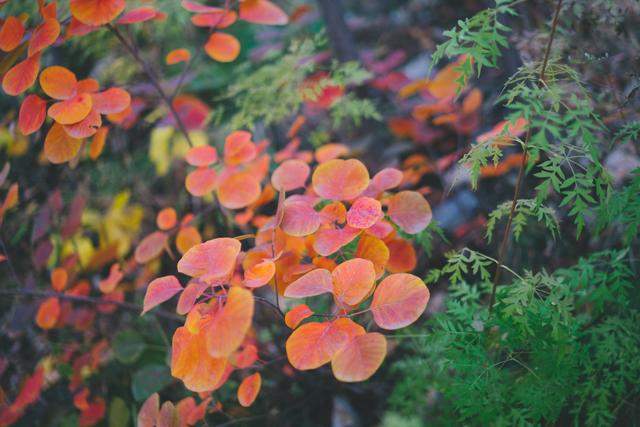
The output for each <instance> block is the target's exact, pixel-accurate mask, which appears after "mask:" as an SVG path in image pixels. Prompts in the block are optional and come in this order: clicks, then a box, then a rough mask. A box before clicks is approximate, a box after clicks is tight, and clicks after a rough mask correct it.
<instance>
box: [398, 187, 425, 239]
mask: <svg viewBox="0 0 640 427" xmlns="http://www.w3.org/2000/svg"><path fill="white" fill-rule="evenodd" d="M387 213H388V214H389V216H390V217H391V219H392V220H393V222H395V223H396V224H397V225H398V226H399V227H400V228H402V230H403V231H404V232H406V233H409V234H417V233H419V232H421V231H422V230H424V229H425V228H427V226H428V225H429V223H430V222H431V218H432V215H431V206H430V205H429V202H427V200H426V199H425V198H424V197H423V196H422V194H420V193H418V192H417V191H401V192H399V193H397V194H395V195H394V196H393V197H391V199H389V207H388V210H387Z"/></svg>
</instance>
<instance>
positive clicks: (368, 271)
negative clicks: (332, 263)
mask: <svg viewBox="0 0 640 427" xmlns="http://www.w3.org/2000/svg"><path fill="white" fill-rule="evenodd" d="M331 278H332V279H333V294H334V295H335V297H336V300H338V302H340V303H342V304H345V305H356V304H358V303H359V302H361V301H362V300H363V299H364V298H366V297H367V296H368V295H369V293H370V292H371V290H372V289H373V285H374V284H375V281H376V272H375V269H374V267H373V263H372V262H371V261H369V260H368V259H363V258H353V259H350V260H348V261H345V262H343V263H342V264H340V265H338V266H337V267H336V268H334V269H333V271H332V272H331Z"/></svg>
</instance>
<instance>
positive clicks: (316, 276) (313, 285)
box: [284, 268, 333, 298]
mask: <svg viewBox="0 0 640 427" xmlns="http://www.w3.org/2000/svg"><path fill="white" fill-rule="evenodd" d="M331 280H332V279H331V272H330V271H329V270H327V269H324V268H317V269H315V270H311V271H310V272H308V273H306V274H305V275H303V276H302V277H300V278H299V279H296V280H295V281H293V282H292V283H290V284H289V286H287V288H286V289H285V291H284V296H285V297H288V298H306V297H313V296H316V295H321V294H325V293H327V292H332V291H333V284H332V281H331Z"/></svg>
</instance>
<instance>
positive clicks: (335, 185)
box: [311, 159, 369, 200]
mask: <svg viewBox="0 0 640 427" xmlns="http://www.w3.org/2000/svg"><path fill="white" fill-rule="evenodd" d="M311 180H312V183H313V189H314V190H315V192H316V193H317V194H318V195H319V196H320V197H322V198H324V199H331V200H351V199H355V198H356V197H358V196H359V195H360V193H362V192H363V191H364V190H365V189H366V188H367V186H368V185H369V172H368V171H367V168H366V167H365V166H364V165H363V164H362V162H361V161H359V160H356V159H349V160H342V159H333V160H329V161H328V162H325V163H322V164H320V165H319V166H318V167H317V168H316V170H315V171H314V172H313V177H312V179H311Z"/></svg>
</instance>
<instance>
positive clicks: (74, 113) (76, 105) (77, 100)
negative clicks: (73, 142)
mask: <svg viewBox="0 0 640 427" xmlns="http://www.w3.org/2000/svg"><path fill="white" fill-rule="evenodd" d="M92 106H93V101H92V99H91V95H89V94H88V93H81V94H78V95H76V96H74V97H73V98H70V99H67V100H65V101H60V102H56V103H55V104H53V105H52V106H51V107H49V117H51V118H52V119H53V120H55V121H56V122H58V123H60V124H61V125H72V124H74V123H78V122H80V121H82V120H83V119H84V118H85V117H87V116H88V115H89V113H90V112H91V107H92Z"/></svg>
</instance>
